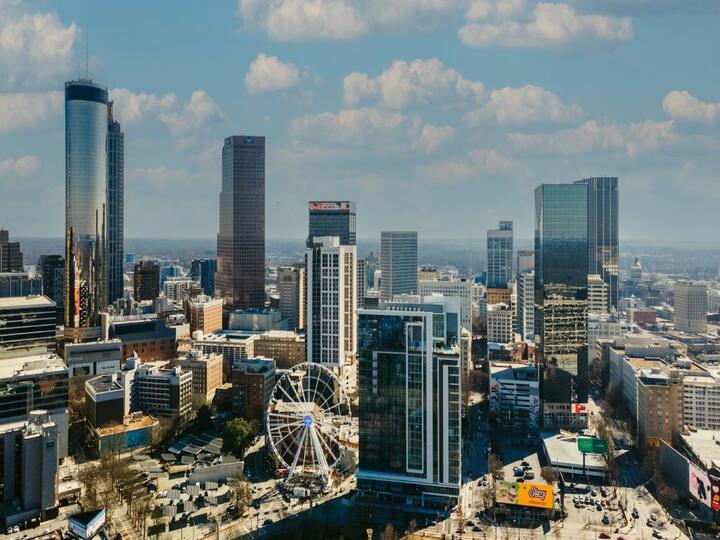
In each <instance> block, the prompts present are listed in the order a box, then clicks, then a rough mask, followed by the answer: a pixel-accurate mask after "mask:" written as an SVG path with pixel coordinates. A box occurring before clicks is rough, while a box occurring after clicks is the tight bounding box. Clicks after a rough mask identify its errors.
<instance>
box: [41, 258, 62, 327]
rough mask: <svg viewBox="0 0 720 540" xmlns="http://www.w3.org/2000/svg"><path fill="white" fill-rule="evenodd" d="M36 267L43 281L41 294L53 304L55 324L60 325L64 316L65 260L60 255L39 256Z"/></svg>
mask: <svg viewBox="0 0 720 540" xmlns="http://www.w3.org/2000/svg"><path fill="white" fill-rule="evenodd" d="M38 266H39V267H40V274H41V275H42V280H43V293H44V294H45V296H47V297H48V298H49V299H50V300H52V301H53V302H55V306H56V309H57V322H58V323H60V324H62V321H63V318H64V315H65V309H64V307H63V303H64V302H65V259H64V258H63V256H62V255H40V259H39V260H38Z"/></svg>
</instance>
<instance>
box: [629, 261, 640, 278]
mask: <svg viewBox="0 0 720 540" xmlns="http://www.w3.org/2000/svg"><path fill="white" fill-rule="evenodd" d="M630 279H631V280H632V281H634V282H635V283H638V282H639V281H640V280H641V279H642V264H640V257H635V262H634V263H633V264H632V266H631V267H630Z"/></svg>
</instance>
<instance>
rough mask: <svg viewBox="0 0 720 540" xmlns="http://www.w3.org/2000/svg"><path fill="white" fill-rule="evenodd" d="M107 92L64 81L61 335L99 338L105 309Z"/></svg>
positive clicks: (90, 84) (83, 82) (88, 83)
mask: <svg viewBox="0 0 720 540" xmlns="http://www.w3.org/2000/svg"><path fill="white" fill-rule="evenodd" d="M107 142H108V93H107V89H106V88H104V87H102V86H100V85H99V84H97V83H94V82H92V81H89V80H84V79H82V80H79V81H70V82H67V83H65V335H66V337H67V338H68V340H69V341H78V340H83V339H87V338H91V337H97V336H98V334H99V325H100V310H101V309H103V308H104V307H105V306H106V305H107V299H108V292H107V284H108V281H107V275H108V267H107V220H108V216H107V214H108V199H107V194H108V144H107Z"/></svg>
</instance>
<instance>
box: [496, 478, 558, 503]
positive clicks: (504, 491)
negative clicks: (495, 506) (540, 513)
mask: <svg viewBox="0 0 720 540" xmlns="http://www.w3.org/2000/svg"><path fill="white" fill-rule="evenodd" d="M553 495H554V493H553V487H552V486H548V485H545V484H530V483H527V482H507V481H505V480H498V481H496V482H495V501H496V502H498V503H501V504H517V505H519V506H531V507H533V508H546V509H548V510H551V509H552V508H553Z"/></svg>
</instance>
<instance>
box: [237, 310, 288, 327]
mask: <svg viewBox="0 0 720 540" xmlns="http://www.w3.org/2000/svg"><path fill="white" fill-rule="evenodd" d="M228 328H229V329H230V330H239V331H247V332H267V331H269V330H287V329H288V320H287V319H285V318H283V316H282V313H280V311H278V310H277V309H260V308H249V309H237V310H235V311H233V312H231V313H230V318H229V319H228Z"/></svg>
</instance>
